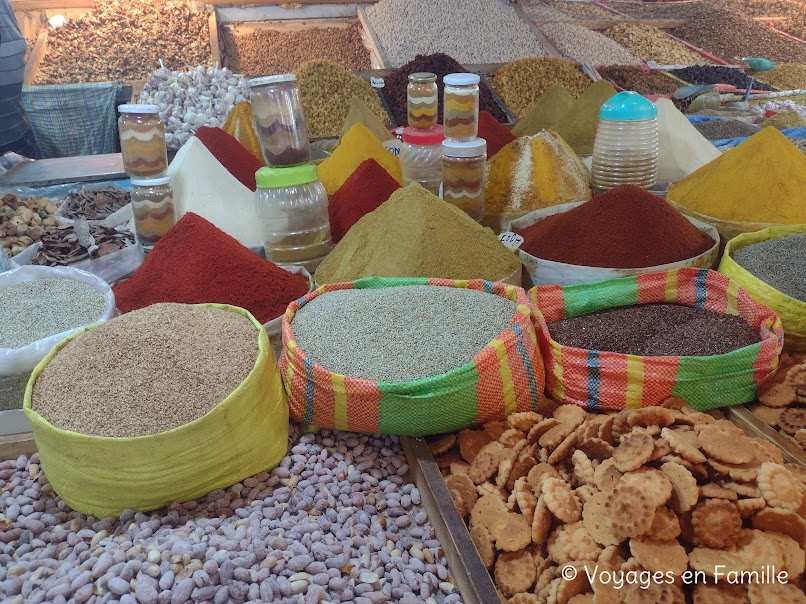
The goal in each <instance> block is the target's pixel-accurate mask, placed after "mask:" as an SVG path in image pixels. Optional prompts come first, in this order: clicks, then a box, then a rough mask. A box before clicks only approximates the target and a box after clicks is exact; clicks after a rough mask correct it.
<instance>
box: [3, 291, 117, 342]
mask: <svg viewBox="0 0 806 604" xmlns="http://www.w3.org/2000/svg"><path fill="white" fill-rule="evenodd" d="M104 309H105V304H104V296H103V294H102V293H101V292H100V291H99V290H98V289H96V288H95V287H93V286H91V285H88V284H86V283H82V282H81V281H76V280H74V279H63V278H55V279H39V280H38V281H24V282H22V283H15V284H14V285H11V286H9V287H7V288H5V289H3V290H0V325H2V326H3V329H2V330H0V348H20V347H22V346H26V345H28V344H31V343H32V342H36V341H37V340H41V339H42V338H46V337H48V336H53V335H56V334H57V333H62V332H64V331H68V330H70V329H75V328H76V327H81V326H83V325H89V324H90V323H94V322H95V321H97V320H98V319H100V318H101V316H102V315H103V314H104Z"/></svg>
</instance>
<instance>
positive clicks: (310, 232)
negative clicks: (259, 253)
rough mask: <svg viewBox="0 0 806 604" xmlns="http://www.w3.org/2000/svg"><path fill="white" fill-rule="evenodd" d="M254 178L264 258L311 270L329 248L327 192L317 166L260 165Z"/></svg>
mask: <svg viewBox="0 0 806 604" xmlns="http://www.w3.org/2000/svg"><path fill="white" fill-rule="evenodd" d="M255 180H256V181H257V193H256V195H257V214H258V217H259V218H260V220H261V221H262V222H261V224H262V229H263V241H264V246H265V250H266V258H267V259H268V260H271V261H272V262H274V263H276V264H280V265H283V264H285V265H289V264H293V265H301V266H304V267H305V268H307V269H308V270H309V271H311V272H313V270H312V269H315V268H316V266H318V264H319V262H321V261H322V260H323V259H324V257H325V256H326V255H327V254H328V253H329V252H330V249H331V244H330V221H329V218H328V214H327V193H326V192H325V187H324V186H323V185H322V183H321V182H319V179H318V176H317V173H316V166H314V165H313V164H310V163H308V164H302V165H299V166H293V167H290V168H273V167H271V168H270V167H266V168H261V169H260V170H258V171H257V172H256V173H255Z"/></svg>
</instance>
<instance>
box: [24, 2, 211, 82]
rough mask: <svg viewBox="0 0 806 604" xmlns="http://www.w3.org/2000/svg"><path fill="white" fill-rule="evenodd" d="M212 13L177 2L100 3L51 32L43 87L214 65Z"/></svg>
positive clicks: (41, 74) (41, 79) (40, 79)
mask: <svg viewBox="0 0 806 604" xmlns="http://www.w3.org/2000/svg"><path fill="white" fill-rule="evenodd" d="M207 17H208V13H207V12H206V11H203V10H196V9H195V7H191V6H190V4H188V3H185V2H177V1H174V0H155V1H152V0H99V1H98V2H95V7H94V8H93V9H92V10H91V11H89V12H88V13H87V14H86V15H84V16H83V17H81V18H80V19H77V20H75V21H73V20H70V21H67V23H65V24H64V25H63V26H61V27H59V28H55V29H54V28H51V29H50V31H49V33H48V51H47V54H46V55H45V57H44V59H42V64H41V65H40V68H39V73H38V74H37V76H36V83H37V84H64V83H70V82H102V81H108V80H135V79H141V78H147V77H148V74H149V73H151V71H152V70H154V69H155V68H156V67H158V66H159V64H160V63H159V62H160V60H162V61H163V63H164V64H165V66H166V67H168V68H169V69H183V68H184V67H185V65H188V64H190V65H199V64H209V63H210V34H209V29H208V25H207Z"/></svg>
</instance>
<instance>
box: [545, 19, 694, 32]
mask: <svg viewBox="0 0 806 604" xmlns="http://www.w3.org/2000/svg"><path fill="white" fill-rule="evenodd" d="M541 23H543V22H542V21H541ZM546 23H565V24H568V25H581V26H582V27H587V28H588V29H595V30H603V29H610V28H611V27H614V26H616V25H624V24H628V25H647V26H650V27H657V28H658V29H674V28H676V27H682V26H684V25H686V24H687V23H688V20H686V19H596V20H589V21H574V20H567V21H546Z"/></svg>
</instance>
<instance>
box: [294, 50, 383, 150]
mask: <svg viewBox="0 0 806 604" xmlns="http://www.w3.org/2000/svg"><path fill="white" fill-rule="evenodd" d="M295 73H296V74H297V84H298V86H299V92H300V96H301V97H302V108H303V110H304V111H305V121H306V122H307V124H308V135H309V136H311V137H314V138H318V137H325V136H338V135H339V132H340V131H341V127H342V124H344V120H346V119H347V114H348V113H349V112H350V101H351V100H352V98H353V97H357V98H359V99H360V100H362V101H364V103H366V104H367V106H368V107H369V108H370V109H372V112H373V113H374V114H375V115H376V116H377V117H378V119H379V120H381V123H383V124H388V123H389V116H388V115H387V114H386V110H385V109H384V108H383V105H382V104H381V100H380V98H379V97H378V94H377V93H376V92H375V89H374V88H372V86H370V85H369V82H367V81H366V80H364V79H362V78H359V77H358V76H357V75H354V74H352V73H350V72H349V71H347V70H346V69H344V67H341V66H340V65H336V64H335V63H333V62H332V61H308V62H307V63H303V64H302V65H300V66H299V68H298V69H297V70H296V71H295Z"/></svg>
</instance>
